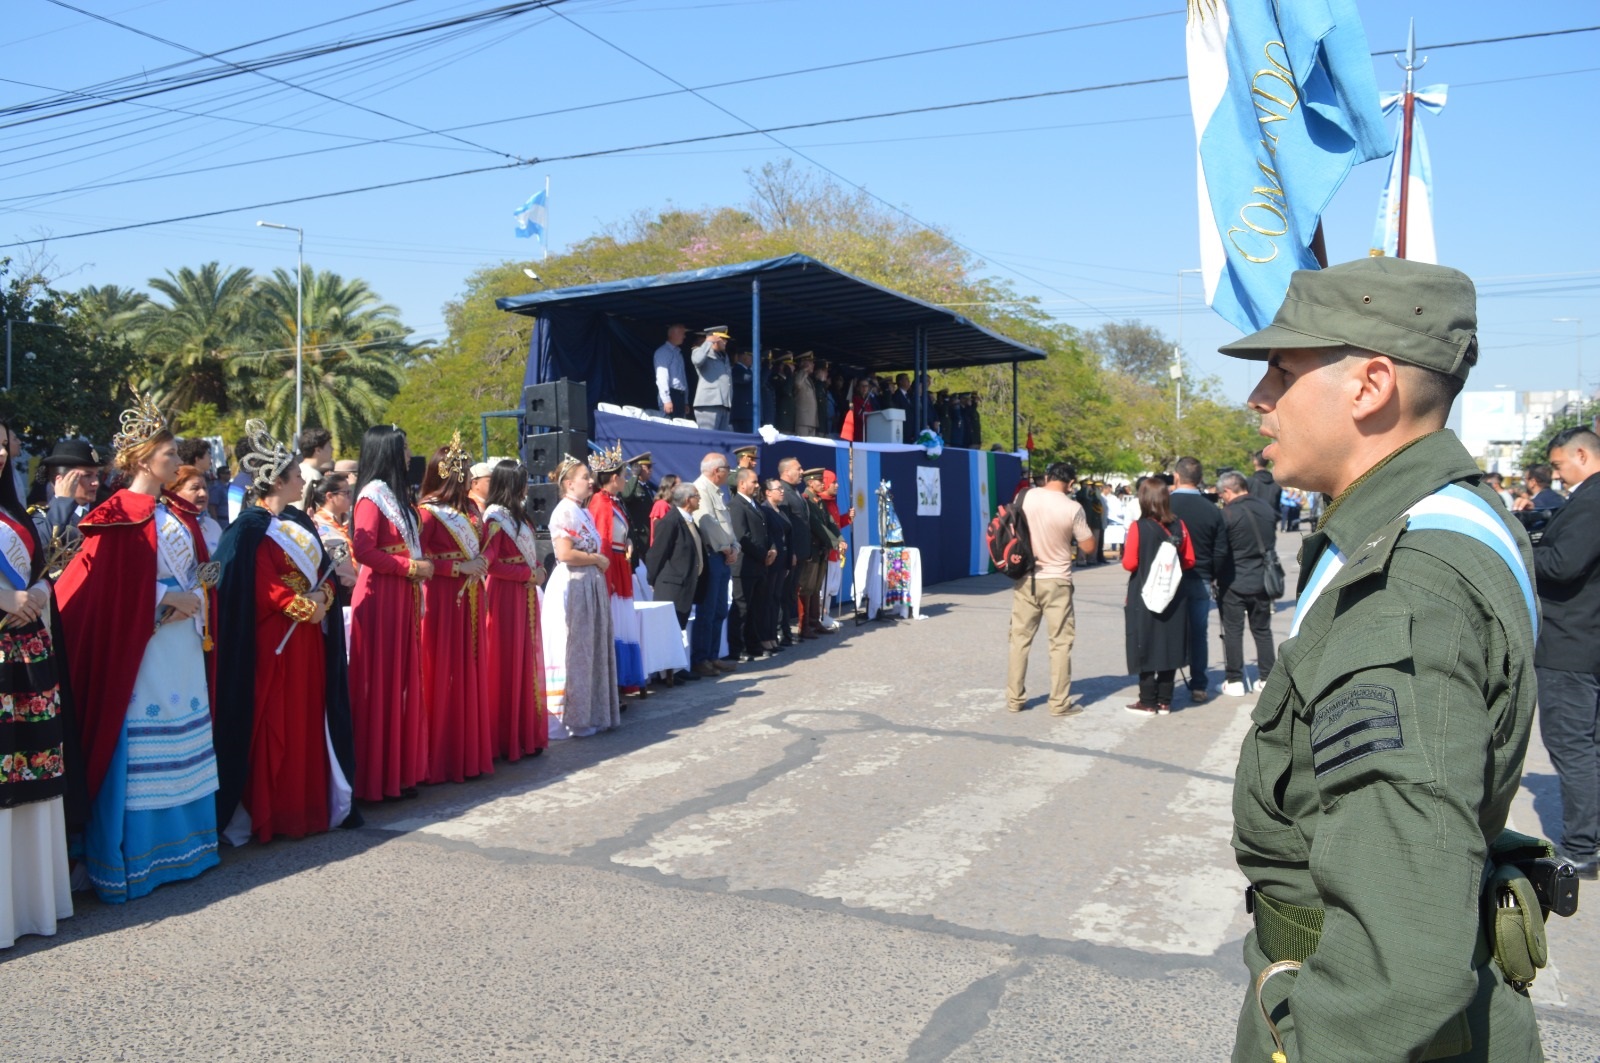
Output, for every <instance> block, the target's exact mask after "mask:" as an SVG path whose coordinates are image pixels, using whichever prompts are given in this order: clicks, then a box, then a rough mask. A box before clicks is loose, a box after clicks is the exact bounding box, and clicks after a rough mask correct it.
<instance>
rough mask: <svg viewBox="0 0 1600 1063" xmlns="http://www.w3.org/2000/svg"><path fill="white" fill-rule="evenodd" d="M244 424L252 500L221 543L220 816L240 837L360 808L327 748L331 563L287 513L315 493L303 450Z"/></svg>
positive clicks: (313, 823)
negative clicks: (353, 805) (300, 456)
mask: <svg viewBox="0 0 1600 1063" xmlns="http://www.w3.org/2000/svg"><path fill="white" fill-rule="evenodd" d="M245 431H246V434H247V435H246V438H247V439H248V440H249V442H250V450H249V452H248V453H247V454H245V455H244V461H243V464H244V469H245V471H246V472H248V473H249V474H250V477H251V482H250V489H249V492H248V493H247V496H246V497H247V502H246V505H245V507H244V508H243V509H242V510H241V511H240V513H239V519H238V520H236V521H234V522H233V523H232V524H230V525H228V530H227V531H226V532H225V533H224V534H223V538H222V545H221V547H220V548H219V550H218V551H217V560H218V561H219V562H220V564H221V565H222V574H221V581H220V583H219V585H218V595H217V598H218V607H217V647H218V655H219V660H218V668H217V672H218V679H217V695H218V696H217V713H216V738H217V769H218V775H219V777H220V780H221V788H220V790H219V791H218V794H217V822H218V824H219V825H220V826H221V827H222V828H223V836H224V837H225V838H226V839H227V840H228V841H229V842H230V843H232V844H234V845H242V844H244V842H245V841H246V840H247V839H248V838H249V837H250V836H251V835H252V834H253V835H254V836H255V837H256V839H257V840H259V841H262V842H269V841H271V840H272V839H273V838H274V837H275V836H277V835H287V836H288V837H291V838H300V837H304V836H305V835H307V834H316V833H320V832H322V831H325V830H327V829H328V828H329V827H330V826H333V825H334V824H335V823H338V822H340V821H342V820H343V819H344V817H345V816H346V815H347V814H348V813H349V811H350V787H349V784H348V783H347V782H346V781H345V779H344V777H343V773H342V772H341V771H340V770H339V767H338V765H337V764H336V763H334V762H333V760H332V758H330V757H329V756H328V746H329V739H328V735H329V733H331V729H330V727H329V726H328V689H327V683H326V678H325V677H326V674H327V667H328V652H327V651H328V646H327V641H326V639H325V637H324V633H323V620H324V618H325V617H326V616H327V614H328V608H329V606H330V605H331V604H332V602H333V587H332V585H331V584H332V583H333V582H334V580H333V578H332V577H333V570H332V563H331V561H330V560H329V559H328V556H327V554H326V553H325V552H324V551H323V549H322V543H321V541H320V540H319V539H318V538H317V536H316V533H315V532H313V531H311V530H310V529H308V528H307V527H305V525H304V524H302V523H301V522H300V520H298V519H295V518H292V517H290V516H288V515H287V514H288V511H289V510H290V509H293V508H294V507H295V506H296V505H297V504H298V503H299V501H300V499H301V498H302V497H303V495H304V493H305V479H304V477H303V476H302V475H301V468H300V465H299V464H298V463H297V462H296V461H295V456H294V454H293V453H292V452H290V451H289V450H288V449H287V448H286V447H284V446H283V445H282V444H280V443H279V442H278V441H277V440H276V439H274V438H272V436H271V435H270V434H269V433H268V432H267V426H266V425H265V424H263V423H262V422H260V421H249V422H246V424H245ZM296 514H297V516H298V517H303V514H300V513H299V512H298V511H296ZM330 780H334V785H333V786H331V787H330V785H329V782H330ZM330 795H335V796H336V797H337V802H336V803H332V802H330ZM330 804H332V808H331V809H330Z"/></svg>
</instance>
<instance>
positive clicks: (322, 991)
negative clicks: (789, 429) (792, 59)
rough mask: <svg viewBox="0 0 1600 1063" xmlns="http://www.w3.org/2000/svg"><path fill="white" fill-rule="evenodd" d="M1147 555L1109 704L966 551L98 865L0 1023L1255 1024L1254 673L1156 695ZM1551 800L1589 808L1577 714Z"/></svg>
mask: <svg viewBox="0 0 1600 1063" xmlns="http://www.w3.org/2000/svg"><path fill="white" fill-rule="evenodd" d="M1286 552H1288V551H1286ZM1291 579H1292V573H1291ZM1123 582H1124V580H1123V573H1122V572H1121V571H1120V570H1119V569H1116V568H1114V567H1109V566H1108V567H1106V568H1099V569H1091V570H1088V571H1084V572H1081V573H1079V576H1078V594H1077V626H1078V642H1077V650H1076V653H1075V655H1074V674H1075V683H1074V689H1075V691H1076V693H1077V694H1078V695H1079V696H1080V697H1082V699H1083V700H1084V702H1085V703H1086V705H1087V711H1086V712H1085V713H1084V714H1083V715H1081V716H1078V717H1076V718H1071V719H1065V720H1061V719H1054V718H1052V717H1051V716H1050V715H1049V714H1048V713H1047V712H1046V711H1045V710H1044V708H1043V693H1044V691H1045V689H1046V687H1047V682H1046V672H1045V669H1046V667H1047V663H1046V660H1045V655H1044V647H1043V641H1042V640H1040V643H1039V644H1038V645H1037V646H1036V647H1035V653H1034V659H1033V665H1032V668H1033V676H1034V681H1033V683H1032V688H1033V695H1034V696H1033V700H1032V704H1031V707H1030V711H1026V712H1023V713H1021V714H1015V715H1013V714H1010V713H1007V712H1006V711H1005V707H1004V698H1003V694H1002V686H1003V683H1004V662H1005V637H1006V636H1005V628H1006V619H1007V616H1008V613H1009V596H1010V584H1009V583H1008V581H1006V580H1005V579H1004V578H1003V577H998V576H995V577H985V578H979V579H971V580H963V581H959V582H956V583H950V584H944V585H940V586H938V587H934V588H930V592H931V593H930V594H928V596H927V597H926V599H925V601H924V610H925V612H926V613H927V614H928V616H929V619H927V620H925V621H921V622H899V623H892V624H878V623H874V624H869V625H867V626H865V627H861V628H855V627H848V626H847V628H846V631H845V633H844V634H842V635H839V636H833V637H831V638H830V639H828V640H827V641H825V642H821V643H808V644H806V645H805V646H803V647H801V648H799V649H798V650H794V651H790V652H789V653H787V654H785V655H783V656H782V657H780V658H779V659H777V660H776V661H773V662H769V663H766V664H762V665H755V666H751V665H746V666H744V667H743V668H741V670H740V671H739V672H738V673H736V674H735V675H733V676H730V677H728V678H725V679H722V680H718V681H709V680H707V681H702V682H698V683H693V684H689V685H687V686H684V687H680V688H678V689H675V690H671V691H666V692H663V693H661V694H659V695H657V696H655V697H653V698H651V699H649V700H647V701H645V702H643V703H642V704H639V705H637V706H636V707H634V708H632V709H630V710H629V711H628V712H627V713H626V714H625V716H624V718H623V726H622V728H621V729H620V730H618V731H616V732H614V733H611V734H606V735H601V736H596V737H594V738H589V739H581V740H574V741H569V742H565V743H560V744H558V745H557V746H556V747H555V748H553V749H551V750H550V751H549V752H548V753H546V754H545V755H543V756H540V757H538V758H535V759H532V760H525V761H523V762H521V763H519V764H515V765H501V766H500V767H499V769H498V770H497V771H496V773H495V774H494V775H493V776H492V777H490V778H485V779H481V780H478V781H475V782H470V783H466V784H463V785H457V786H444V787H437V788H431V789H427V790H425V791H424V793H423V795H422V796H421V797H420V798H418V799H416V800H412V801H405V802H400V803H397V804H386V805H382V806H377V807H374V808H370V809H368V810H367V820H368V823H367V826H366V827H365V828H363V829H361V830H357V831H346V832H338V833H335V834H331V835H323V836H320V837H317V838H313V839H310V840H306V841H301V842H293V841H280V842H274V843H273V844H271V845H268V846H251V847H248V848H246V849H243V850H233V851H229V852H227V853H225V854H224V862H223V866H222V867H221V868H218V869H216V870H213V871H211V872H209V873H208V874H206V875H205V876H204V877H202V878H201V879H199V880H197V881H194V882H190V883H184V884H181V885H177V886H169V887H164V888H162V889H161V890H159V891H157V893H156V894H154V895H153V896H151V897H148V898H145V899H143V900H140V901H137V902H134V903H132V904H129V905H125V906H121V907H109V906H102V905H99V904H97V903H95V902H94V901H92V900H88V899H85V898H83V897H82V896H81V895H80V905H79V911H78V914H77V915H76V916H75V917H74V918H72V919H70V920H68V921H67V922H65V923H63V924H62V928H61V931H60V933H59V934H58V935H57V936H56V937H54V938H50V939H43V938H28V939H24V941H23V942H21V943H19V944H18V945H17V946H16V947H15V948H13V949H11V950H9V951H8V952H5V953H0V993H3V999H4V1001H5V1005H4V1007H3V1008H0V1015H4V1018H0V1034H3V1043H4V1044H5V1045H6V1049H5V1050H4V1052H3V1053H0V1054H3V1057H4V1058H8V1059H30V1060H46V1059H70V1060H102V1059H104V1060H162V1061H166V1060H229V1059H240V1060H258V1059H259V1060H265V1059H271V1060H350V1061H358V1060H359V1061H365V1060H418V1061H421V1060H435V1059H443V1058H446V1057H449V1058H453V1059H459V1060H480V1059H481V1060H498V1059H505V1060H829V1061H834V1060H872V1061H876V1060H913V1061H921V1060H962V1061H975V1060H1004V1061H1028V1060H1044V1059H1051V1060H1057V1059H1071V1060H1084V1061H1098V1060H1107V1061H1110V1060H1118V1061H1121V1060H1130V1059H1137V1060H1141V1061H1160V1060H1174V1061H1177V1060H1182V1061H1186V1063H1187V1061H1192V1060H1197V1059H1222V1058H1226V1057H1227V1055H1228V1052H1229V1050H1230V1046H1231V1043H1232V1031H1233V1026H1234V1022H1235V1018H1236V1016H1237V1013H1238V1008H1239V1005H1240V1002H1241V1000H1242V999H1243V994H1244V970H1243V967H1242V965H1241V963H1240V961H1239V952H1240V939H1241V938H1242V936H1243V935H1244V933H1245V931H1246V930H1247V929H1248V924H1247V920H1246V917H1245V915H1244V913H1243V908H1242V904H1241V888H1242V883H1243V880H1242V878H1241V877H1240V876H1239V874H1238V872H1237V871H1236V870H1235V868H1234V866H1233V861H1232V858H1231V851H1230V849H1229V847H1228V835H1229V823H1230V813H1229V805H1230V794H1231V787H1232V773H1233V768H1234V763H1235V759H1236V755H1237V749H1238V745H1239V741H1240V739H1241V737H1242V735H1243V733H1244V730H1245V728H1246V726H1247V723H1248V714H1249V709H1250V707H1251V704H1252V699H1250V698H1218V699H1217V700H1215V701H1213V702H1211V703H1209V704H1207V705H1204V706H1198V707H1185V706H1184V704H1183V698H1182V697H1181V696H1180V698H1179V702H1178V705H1177V707H1176V711H1174V713H1173V714H1172V715H1171V716H1167V717H1160V718H1155V719H1142V718H1136V717H1134V716H1131V715H1129V714H1127V713H1125V712H1123V711H1122V705H1123V704H1124V703H1125V702H1127V701H1130V700H1132V684H1130V681H1129V677H1127V676H1125V675H1123V674H1122V670H1123V666H1122V652H1123V651H1122V620H1121V605H1122V595H1123ZM1285 608H1287V607H1285ZM1287 619H1288V614H1287V612H1286V611H1285V612H1282V613H1280V615H1279V626H1280V628H1286V626H1287ZM1212 624H1213V627H1212V637H1213V640H1215V639H1217V638H1218V637H1219V636H1218V629H1217V626H1216V618H1215V616H1214V615H1213V619H1212ZM1220 656H1221V654H1220V645H1218V646H1217V649H1216V653H1215V659H1214V662H1213V663H1214V669H1213V683H1214V684H1218V683H1220ZM1514 819H1515V822H1516V823H1517V824H1518V825H1519V826H1520V827H1521V828H1522V829H1524V830H1542V831H1543V832H1545V833H1547V834H1548V833H1550V832H1552V831H1557V830H1558V827H1557V824H1558V821H1559V797H1558V795H1557V793H1556V790H1555V787H1554V773H1553V772H1552V771H1551V769H1550V766H1549V761H1548V759H1547V758H1546V757H1545V755H1544V752H1543V750H1542V748H1536V749H1535V750H1534V752H1533V754H1532V755H1531V756H1530V759H1529V764H1528V773H1527V785H1526V786H1525V788H1524V792H1523V794H1522V796H1521V799H1520V800H1519V802H1518V805H1517V807H1516V810H1515V813H1514ZM1595 904H1596V905H1600V891H1597V894H1596V898H1595ZM1596 911H1600V907H1597V908H1596V909H1595V911H1590V910H1585V911H1582V912H1580V914H1579V915H1578V916H1577V917H1576V918H1574V919H1572V920H1567V921H1555V922H1554V924H1553V925H1552V927H1551V938H1552V953H1553V967H1552V968H1551V969H1548V970H1546V971H1545V972H1544V973H1543V974H1541V976H1540V978H1539V981H1538V982H1537V983H1536V984H1535V987H1534V995H1535V999H1536V1000H1537V1002H1538V1005H1539V1014H1540V1021H1541V1024H1542V1029H1543V1031H1544V1037H1545V1045H1546V1052H1547V1054H1548V1056H1549V1058H1551V1059H1553V1060H1594V1059H1596V1058H1600V989H1597V985H1600V983H1597V981H1596V975H1597V974H1600V945H1596V944H1595V943H1594V942H1593V941H1592V939H1591V938H1590V937H1589V932H1588V931H1587V926H1588V925H1590V924H1592V923H1593V922H1594V920H1595V919H1596V918H1600V916H1597V915H1596V914H1595V913H1596Z"/></svg>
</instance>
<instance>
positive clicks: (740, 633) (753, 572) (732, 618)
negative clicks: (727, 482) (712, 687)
mask: <svg viewBox="0 0 1600 1063" xmlns="http://www.w3.org/2000/svg"><path fill="white" fill-rule="evenodd" d="M760 492H761V478H760V477H759V476H757V475H756V471H755V470H754V469H740V470H739V471H738V472H737V473H735V474H734V477H733V497H732V498H731V499H729V500H728V519H729V520H731V521H732V522H733V537H734V538H735V539H737V540H738V541H739V560H738V563H737V564H736V566H735V568H734V572H733V611H732V612H730V613H729V614H728V653H729V654H730V655H731V656H733V657H736V658H738V659H740V660H744V661H755V660H759V659H761V658H762V657H765V656H767V651H766V650H765V649H764V648H763V647H762V645H761V623H760V618H761V612H762V609H763V608H764V607H765V602H766V590H767V566H768V565H770V564H772V561H773V557H774V554H773V551H772V547H771V542H770V540H769V537H768V535H767V521H766V518H765V517H764V516H762V513H761V504H760V501H759V496H760Z"/></svg>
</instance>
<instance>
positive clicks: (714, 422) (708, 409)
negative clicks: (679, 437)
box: [689, 325, 733, 432]
mask: <svg viewBox="0 0 1600 1063" xmlns="http://www.w3.org/2000/svg"><path fill="white" fill-rule="evenodd" d="M689 360H690V361H692V362H693V363H694V371H695V372H696V373H697V374H698V375H699V377H700V383H699V385H698V386H697V387H696V388H695V389H694V420H695V423H696V424H698V425H699V426H700V427H701V428H709V429H712V430H713V431H717V432H726V431H729V430H730V429H731V428H732V426H733V372H732V368H731V366H730V365H729V364H728V326H727V325H712V326H711V327H710V328H708V329H706V338H705V342H704V343H702V344H700V346H698V347H696V348H695V349H694V350H693V351H691V352H690V354H689Z"/></svg>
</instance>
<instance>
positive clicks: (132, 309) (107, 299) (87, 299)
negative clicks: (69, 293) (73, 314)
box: [77, 284, 150, 338]
mask: <svg viewBox="0 0 1600 1063" xmlns="http://www.w3.org/2000/svg"><path fill="white" fill-rule="evenodd" d="M77 296H78V299H77V307H78V309H77V313H78V314H79V316H81V317H82V318H83V319H84V321H85V323H86V324H88V326H89V327H90V328H93V329H97V330H98V331H100V332H102V333H104V334H106V335H108V336H119V335H120V336H128V337H129V338H132V335H131V334H132V333H133V324H134V322H135V321H136V320H137V319H138V317H139V314H140V313H142V312H143V311H144V309H145V308H146V307H148V306H149V305H150V296H149V295H147V294H146V293H144V292H141V291H139V290H138V289H136V288H124V287H121V286H120V285H116V284H105V285H93V284H91V285H89V286H87V287H84V288H80V289H78V292H77Z"/></svg>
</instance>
